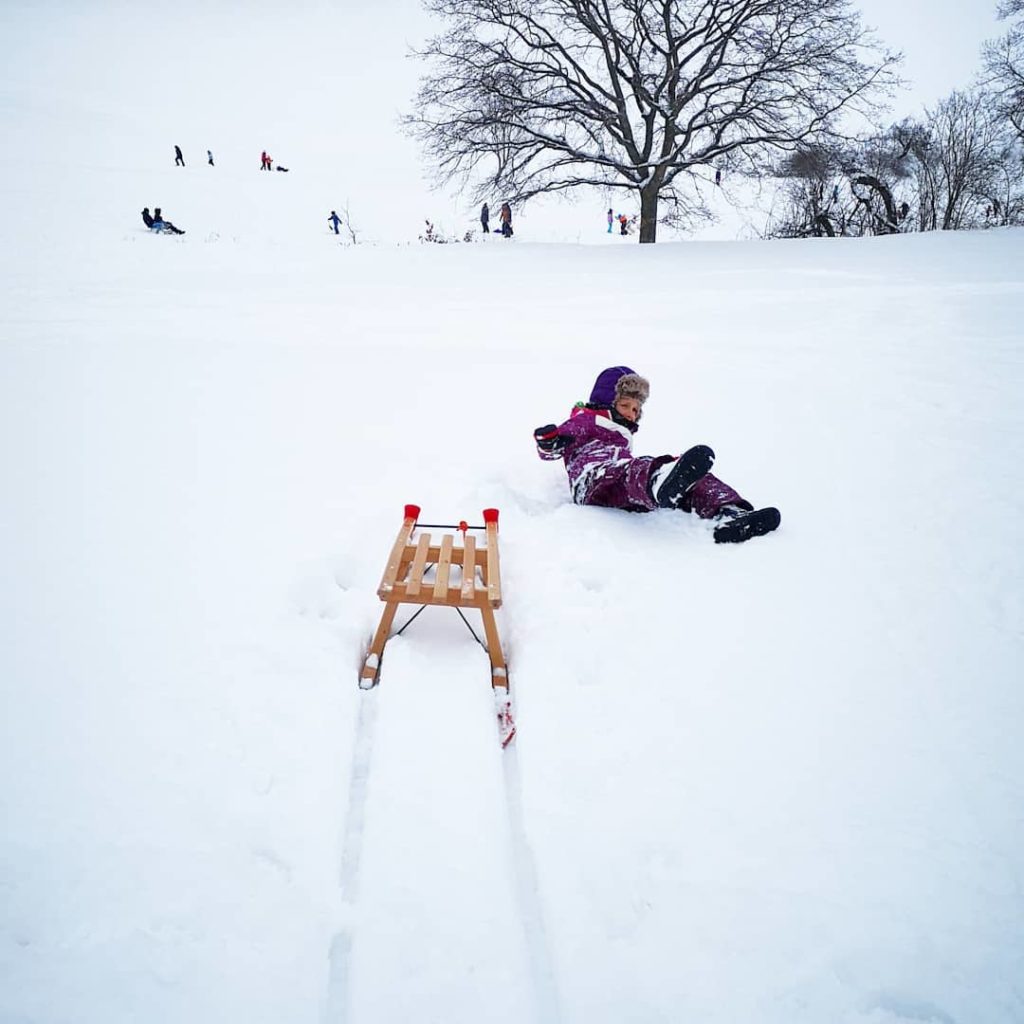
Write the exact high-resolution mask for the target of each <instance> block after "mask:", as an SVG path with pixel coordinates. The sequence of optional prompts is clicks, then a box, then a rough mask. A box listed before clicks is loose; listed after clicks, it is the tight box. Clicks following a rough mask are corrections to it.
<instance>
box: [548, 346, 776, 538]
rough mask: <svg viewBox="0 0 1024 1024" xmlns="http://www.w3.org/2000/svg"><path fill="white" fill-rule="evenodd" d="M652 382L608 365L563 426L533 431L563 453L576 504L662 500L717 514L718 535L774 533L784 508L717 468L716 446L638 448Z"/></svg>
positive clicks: (638, 504)
mask: <svg viewBox="0 0 1024 1024" xmlns="http://www.w3.org/2000/svg"><path fill="white" fill-rule="evenodd" d="M649 394H650V384H649V383H648V382H647V381H646V380H645V379H644V378H643V377H641V376H640V375H639V374H638V373H636V372H635V371H633V370H631V369H630V368H629V367H628V366H610V367H608V369H607V370H602V371H601V372H600V373H599V374H598V377H597V380H596V381H595V382H594V387H593V389H592V390H591V392H590V401H589V402H586V403H584V402H577V403H576V406H575V408H573V410H572V413H571V414H570V416H569V418H568V419H567V420H566V421H565V422H564V423H562V424H561V425H560V426H556V425H555V424H554V423H549V424H547V425H546V426H543V427H538V428H537V429H536V430H535V431H534V432H533V437H534V441H535V443H536V445H537V454H538V455H539V456H540V457H541V458H542V459H544V460H545V461H547V462H553V461H555V460H556V459H561V460H562V461H563V462H564V463H565V471H566V473H567V474H568V476H569V490H570V492H571V493H572V500H573V501H574V502H575V503H576V504H577V505H600V506H603V507H604V508H620V509H623V510H624V511H626V512H653V511H655V510H656V509H659V508H671V509H678V510H679V511H680V512H693V513H696V515H698V516H699V517H700V518H701V519H712V520H715V521H716V522H717V523H718V525H717V526H716V527H715V542H716V543H718V544H725V543H738V542H740V541H744V540H749V539H750V538H751V537H758V536H760V535H761V534H764V533H770V532H771V531H772V530H774V529H775V528H776V527H777V526H778V525H779V523H780V522H781V519H782V517H781V516H780V515H779V510H778V509H775V508H763V509H758V510H755V509H754V506H753V505H752V504H751V503H750V502H749V501H747V500H746V498H742V497H740V495H739V494H738V493H737V492H736V491H734V490H733V489H732V488H731V487H730V486H729V485H728V484H726V483H723V482H722V481H721V480H719V479H718V478H717V477H715V476H712V474H711V472H710V470H711V466H712V464H713V463H714V461H715V453H714V452H713V451H712V450H711V449H710V448H708V447H707V445H703V444H698V445H695V446H694V447H693V448H690V449H688V450H687V451H685V452H683V454H682V455H678V456H677V455H657V456H650V455H641V456H636V457H634V455H633V452H632V447H633V435H634V434H635V433H636V432H637V430H638V429H639V423H640V416H641V410H642V409H643V406H644V403H645V402H646V401H647V397H648V395H649Z"/></svg>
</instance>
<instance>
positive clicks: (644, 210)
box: [640, 178, 661, 245]
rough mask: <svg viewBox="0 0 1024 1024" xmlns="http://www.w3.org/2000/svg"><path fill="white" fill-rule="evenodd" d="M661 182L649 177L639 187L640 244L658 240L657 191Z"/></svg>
mask: <svg viewBox="0 0 1024 1024" xmlns="http://www.w3.org/2000/svg"><path fill="white" fill-rule="evenodd" d="M660 191H661V182H660V181H659V180H658V179H657V178H651V179H650V180H649V181H648V182H647V184H646V185H645V186H644V187H643V188H642V189H640V244H641V245H643V244H644V242H656V241H657V240H658V193H659V192H660Z"/></svg>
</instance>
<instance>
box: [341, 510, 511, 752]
mask: <svg viewBox="0 0 1024 1024" xmlns="http://www.w3.org/2000/svg"><path fill="white" fill-rule="evenodd" d="M419 514H420V508H419V506H418V505H406V506H405V518H404V520H403V521H402V528H401V529H400V530H399V531H398V537H397V538H396V539H395V543H394V546H393V547H392V549H391V556H390V557H389V558H388V561H387V565H386V566H385V568H384V575H383V577H382V578H381V581H380V586H379V587H378V588H377V596H378V597H379V598H380V599H381V600H382V601H383V602H384V613H383V614H382V615H381V618H380V625H379V626H378V627H377V632H376V633H374V635H373V640H372V641H371V642H370V649H369V650H368V651H367V654H366V660H365V661H364V662H363V668H362V671H361V672H360V674H359V686H360V687H361V688H362V689H364V690H369V689H371V688H372V687H374V686H376V685H377V683H378V682H379V680H380V669H381V661H382V660H383V658H384V645H385V644H386V643H387V642H388V638H389V634H390V632H391V627H392V625H393V623H394V621H395V614H396V613H397V611H398V606H399V605H400V604H416V605H419V606H420V608H419V611H417V612H416V613H415V614H414V615H413V616H412V618H410V619H409V620H408V622H406V624H405V626H402V629H400V630H399V631H398V632H399V633H400V632H402V630H404V629H405V628H406V626H408V625H409V624H410V623H411V622H412V620H413V619H415V618H416V616H417V615H419V614H420V612H421V611H423V609H424V608H426V607H427V606H428V605H442V606H445V607H448V608H454V609H455V610H456V611H457V612H458V613H459V615H460V616H461V617H462V620H463V621H464V622H465V623H466V625H467V626H468V627H469V630H470V632H471V633H472V632H473V627H472V626H470V625H469V622H468V621H467V620H466V617H465V616H464V615H463V614H462V611H461V609H463V608H475V609H477V610H478V611H479V612H480V617H481V619H482V620H483V625H484V635H485V636H486V638H487V642H486V644H485V643H483V641H481V640H480V638H479V637H477V635H476V633H473V636H474V638H476V640H477V641H478V642H479V643H480V645H481V646H482V647H484V649H485V650H486V651H487V656H488V658H489V659H490V662H491V686H492V688H493V689H494V697H495V702H496V705H497V709H498V720H499V726H500V728H501V734H502V746H507V745H508V744H509V742H510V741H511V739H512V737H513V736H514V735H515V725H514V723H513V721H512V707H511V704H510V703H509V700H508V668H507V666H506V664H505V658H504V655H503V654H502V651H501V639H500V638H499V636H498V626H497V623H496V622H495V620H494V610H495V609H496V608H500V607H501V570H500V562H499V557H498V510H497V509H496V508H485V509H484V512H483V517H484V526H468V525H467V524H466V523H465V522H461V523H459V524H458V525H457V526H456V525H455V524H434V523H426V524H423V526H424V527H426V526H430V527H434V528H439V529H445V528H448V527H449V526H451V527H453V528H455V529H457V530H458V531H459V532H460V533H461V534H462V537H461V543H456V541H457V539H458V538H457V537H456V535H455V534H454V533H444V534H441V535H439V537H438V538H437V542H436V543H435V542H434V539H433V537H432V535H431V534H429V533H420V534H419V536H418V537H416V538H415V540H414V539H413V534H414V533H416V531H417V520H418V519H419ZM470 531H483V533H484V536H485V538H486V544H482V545H479V544H478V543H477V538H476V537H475V536H474V535H473V533H471V532H470ZM430 570H434V575H433V578H432V579H429V580H428V579H426V578H425V577H426V575H427V573H428V572H429V571H430ZM396 635H397V634H396Z"/></svg>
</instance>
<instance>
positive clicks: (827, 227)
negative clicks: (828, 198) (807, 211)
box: [814, 213, 836, 238]
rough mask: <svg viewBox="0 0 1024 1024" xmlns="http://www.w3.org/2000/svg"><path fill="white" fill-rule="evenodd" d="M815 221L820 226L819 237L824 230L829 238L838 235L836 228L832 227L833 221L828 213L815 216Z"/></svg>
mask: <svg viewBox="0 0 1024 1024" xmlns="http://www.w3.org/2000/svg"><path fill="white" fill-rule="evenodd" d="M814 223H815V224H817V226H818V237H819V238H820V237H821V233H822V232H824V233H825V234H826V235H828V237H829V238H835V237H836V230H835V228H834V227H832V221H831V220H830V219H829V216H828V214H827V213H819V214H818V216H817V217H815V218H814Z"/></svg>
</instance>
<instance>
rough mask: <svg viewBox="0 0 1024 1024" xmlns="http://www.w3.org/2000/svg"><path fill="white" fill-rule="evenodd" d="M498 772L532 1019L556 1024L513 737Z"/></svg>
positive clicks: (557, 1016)
mask: <svg viewBox="0 0 1024 1024" xmlns="http://www.w3.org/2000/svg"><path fill="white" fill-rule="evenodd" d="M502 775H503V778H504V782H505V811H506V816H507V819H508V832H509V841H510V843H511V848H512V869H513V871H514V873H515V879H514V882H515V899H516V905H517V906H518V908H519V918H520V921H521V922H522V927H523V935H524V939H525V942H526V955H527V957H528V958H529V966H530V981H531V983H532V986H533V1000H534V1007H535V1014H536V1015H535V1017H534V1020H536V1021H538V1022H539V1024H558V1022H559V1021H560V1020H561V1012H560V1010H559V1005H558V986H557V984H556V981H555V971H554V962H553V960H552V957H551V950H550V946H549V945H548V934H547V927H546V926H545V923H544V907H543V903H542V902H541V898H540V887H539V885H538V883H537V867H536V863H535V862H534V858H533V851H532V850H531V849H530V844H529V841H528V839H527V836H526V822H525V818H524V815H523V793H522V783H521V782H520V778H519V752H518V751H517V749H516V744H515V741H513V742H512V744H511V745H510V746H509V747H508V748H507V749H506V750H505V751H503V752H502Z"/></svg>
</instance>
